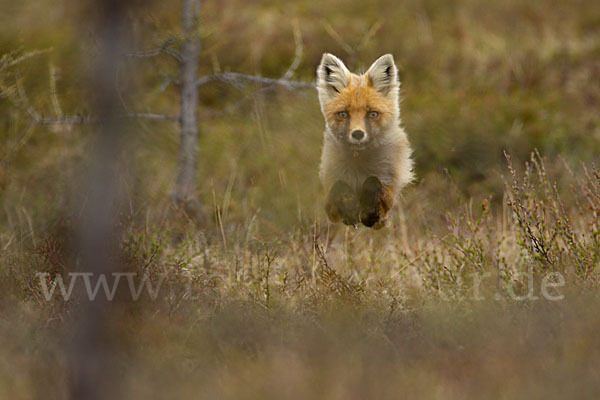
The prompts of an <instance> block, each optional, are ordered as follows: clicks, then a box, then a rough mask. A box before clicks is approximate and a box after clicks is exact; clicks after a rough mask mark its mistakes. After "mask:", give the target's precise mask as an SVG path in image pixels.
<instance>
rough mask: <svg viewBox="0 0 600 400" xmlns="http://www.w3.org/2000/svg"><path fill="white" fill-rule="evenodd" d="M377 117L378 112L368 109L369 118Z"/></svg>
mask: <svg viewBox="0 0 600 400" xmlns="http://www.w3.org/2000/svg"><path fill="white" fill-rule="evenodd" d="M377 117H379V113H378V112H377V111H369V118H371V119H375V118H377Z"/></svg>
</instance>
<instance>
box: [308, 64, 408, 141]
mask: <svg viewBox="0 0 600 400" xmlns="http://www.w3.org/2000/svg"><path fill="white" fill-rule="evenodd" d="M399 90H400V82H399V81H398V69H397V68H396V64H394V58H393V57H392V55H391V54H386V55H384V56H381V57H379V58H378V59H377V60H376V61H375V62H374V63H373V64H372V65H371V67H369V69H368V70H367V72H365V73H364V74H361V75H357V74H354V73H352V72H350V71H349V70H348V68H346V66H345V65H344V63H343V62H342V61H341V60H340V59H339V58H337V57H336V56H334V55H333V54H328V53H325V54H323V58H322V59H321V64H320V65H319V67H318V68H317V91H318V93H319V101H320V103H321V111H322V112H323V116H324V117H325V122H326V124H327V128H328V132H329V133H330V134H332V135H333V136H334V138H335V139H336V140H338V141H340V142H343V143H346V144H348V145H349V146H351V147H354V148H363V147H367V146H370V145H373V144H375V145H376V144H377V143H379V142H381V141H382V140H383V137H384V135H385V132H386V131H388V130H389V129H390V128H392V127H394V126H398V123H399V122H398V120H399V115H400V110H399V99H398V96H399Z"/></svg>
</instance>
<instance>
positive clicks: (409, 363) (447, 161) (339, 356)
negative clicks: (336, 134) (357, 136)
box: [0, 0, 600, 399]
mask: <svg viewBox="0 0 600 400" xmlns="http://www.w3.org/2000/svg"><path fill="white" fill-rule="evenodd" d="M175 3H177V2H175ZM202 3H203V5H202V9H201V12H200V19H199V32H198V34H199V37H200V40H201V44H202V49H201V54H200V62H199V65H198V75H199V76H200V77H201V76H204V75H209V74H212V73H216V72H227V71H235V72H242V73H246V74H257V75H260V76H264V77H273V78H279V77H281V76H282V75H283V74H284V73H285V71H286V70H288V68H289V67H290V63H292V61H293V60H294V57H295V54H296V55H297V52H298V44H297V43H296V42H295V37H296V39H297V40H300V42H301V43H302V46H301V47H302V54H301V55H302V57H301V62H300V63H299V65H297V68H296V69H295V73H294V76H293V79H295V80H299V81H303V82H312V81H313V80H314V70H315V68H316V66H317V65H318V62H319V60H320V57H321V54H322V53H323V52H325V51H327V52H331V53H333V54H336V55H338V56H339V57H340V58H342V59H343V60H344V61H345V62H346V63H347V65H348V66H349V67H351V68H352V69H354V70H356V69H361V68H362V69H364V68H366V67H368V65H370V63H371V62H372V61H373V60H374V59H375V58H376V57H378V56H379V55H381V54H383V53H387V52H389V53H392V54H393V55H394V57H395V60H396V63H397V64H398V67H399V73H400V78H401V81H402V98H403V100H402V104H401V110H402V118H403V121H404V126H405V128H406V131H407V132H408V135H409V139H410V141H411V143H412V145H413V147H414V159H415V163H416V175H417V181H416V182H415V183H414V184H412V185H411V186H409V187H408V188H407V189H406V190H405V192H404V193H403V196H402V198H401V200H400V202H401V206H400V207H399V208H398V209H397V210H396V211H395V212H394V214H393V216H392V220H391V222H390V224H389V226H388V227H387V228H385V229H382V230H380V231H371V230H369V229H366V228H364V227H362V228H358V229H354V228H347V227H345V226H338V225H331V224H329V223H328V222H327V220H326V217H325V213H324V211H323V203H324V199H323V198H324V193H322V190H321V188H320V184H319V182H318V178H317V171H318V164H319V157H320V148H321V142H322V131H323V125H324V123H323V118H322V116H321V113H320V109H319V105H318V101H317V96H316V93H315V91H314V89H295V90H288V89H287V88H285V87H275V88H267V89H265V88H264V87H263V86H260V85H254V84H252V83H247V84H245V85H241V84H235V85H231V84H229V83H228V82H211V83H209V84H207V85H204V86H202V87H201V89H200V90H199V103H200V104H199V108H198V114H199V119H200V122H199V130H200V138H199V146H198V148H199V162H198V179H197V185H196V186H197V189H196V192H195V195H196V196H197V199H198V201H199V204H200V205H201V207H200V212H199V213H198V214H194V215H191V214H190V213H186V212H185V211H183V210H182V209H181V208H180V207H176V206H175V205H174V204H173V202H172V200H171V193H172V190H173V186H174V180H175V170H176V162H177V153H178V146H179V128H178V124H177V121H170V120H167V121H165V120H138V119H134V120H131V121H128V122H127V124H126V132H127V135H126V137H125V139H124V142H123V147H122V149H121V152H120V153H119V154H118V155H117V158H118V164H116V165H115V166H114V171H115V172H116V174H115V175H116V176H117V177H118V191H119V199H120V200H121V201H120V203H119V205H118V216H117V217H116V219H115V221H116V222H115V224H114V225H115V226H114V227H113V229H114V235H113V237H112V241H111V243H110V249H111V254H112V255H113V259H111V262H112V263H114V264H115V265H116V266H117V270H116V271H117V272H119V273H121V278H120V280H119V281H115V280H113V278H115V279H116V276H115V275H112V276H111V277H110V278H109V285H112V283H114V282H118V283H115V286H114V287H115V288H116V290H115V295H114V300H113V301H111V302H108V305H107V306H106V307H105V309H104V314H103V315H102V319H101V321H102V323H101V325H102V329H103V331H106V337H105V339H106V340H105V342H104V343H103V344H102V346H101V347H99V348H97V349H94V350H93V351H92V353H93V354H95V356H97V358H94V359H99V360H101V361H102V362H101V363H99V364H98V366H106V365H110V368H107V369H104V370H102V371H95V373H98V374H100V375H101V376H102V380H99V381H98V385H101V384H103V383H106V382H110V385H111V386H110V388H105V387H102V388H99V392H100V393H111V392H118V393H121V397H123V398H127V399H137V398H156V399H164V398H202V399H215V398H216V399H271V398H272V399H280V398H290V399H313V398H314V399H387V398H390V399H396V398H418V399H421V398H435V399H438V398H439V399H464V398H484V399H496V398H498V399H514V398H523V399H531V398H556V399H559V398H560V399H563V398H590V399H591V398H597V397H598V395H599V394H600V375H599V372H598V371H600V365H599V364H600V361H599V360H600V352H599V349H600V343H599V339H598V335H597V332H598V330H599V329H600V313H599V312H598V310H600V308H599V307H600V296H599V292H598V290H599V284H600V281H599V279H600V170H598V168H597V166H598V163H599V161H600V160H599V158H598V155H599V154H600V113H598V110H599V109H600V3H599V2H594V1H584V0H577V1H571V2H563V3H560V4H556V3H555V2H552V1H549V0H536V1H530V2H520V1H516V0H492V1H488V2H479V1H475V0H463V1H457V2H443V1H433V0H431V1H425V0H408V1H405V2H401V3H400V4H398V3H397V2H394V1H391V0H378V1H373V2H359V1H353V2H341V1H337V0H335V1H330V2H326V3H325V2H320V3H316V2H310V1H305V0H294V1H290V2H285V5H284V4H283V3H280V2H274V1H256V2H243V1H241V0H229V1H203V2H202ZM0 4H2V9H3V10H6V12H3V13H2V15H1V16H0V23H1V24H2V25H1V26H2V28H0V29H1V32H2V35H0V55H4V58H2V61H0V93H1V95H0V110H1V111H2V112H0V203H1V207H0V355H1V357H0V398H2V399H4V398H6V399H9V398H10V399H30V398H65V397H69V395H68V394H69V393H71V396H70V397H76V396H73V395H72V393H73V389H72V386H73V376H74V375H77V371H76V369H77V367H78V366H79V365H80V364H78V362H81V358H78V357H77V355H78V354H79V353H78V352H79V350H80V349H81V348H82V346H84V344H81V343H80V340H81V337H82V335H81V328H80V327H81V326H82V319H83V318H84V317H82V313H81V310H85V307H86V304H87V301H86V299H85V293H86V286H85V282H86V279H90V281H88V283H90V282H91V283H90V284H91V287H96V286H95V285H96V277H89V276H84V275H79V276H77V277H75V278H74V275H73V273H74V272H75V273H77V272H81V271H85V270H86V269H85V265H82V260H83V259H85V257H84V256H82V254H81V253H80V252H79V247H78V246H79V241H80V238H79V237H78V232H80V230H81V220H82V215H84V214H85V212H84V210H85V208H86V201H87V199H88V197H89V196H90V193H88V192H85V190H84V189H83V188H85V187H87V186H86V182H85V178H83V177H84V174H83V172H82V171H85V170H86V169H88V168H90V166H91V164H92V161H91V158H92V157H91V155H90V149H93V148H94V147H93V146H94V140H95V130H96V127H95V125H94V124H78V123H76V124H59V125H43V124H37V123H34V121H33V118H32V110H34V111H35V112H37V113H39V114H41V115H43V116H44V117H46V116H47V117H53V118H54V117H60V116H64V115H80V116H84V117H85V116H90V115H91V113H92V110H93V109H92V106H91V103H92V100H91V99H93V98H94V90H93V89H92V88H90V87H89V85H87V84H86V82H87V79H89V75H90V74H91V71H93V68H92V65H93V64H94V62H95V61H94V60H95V58H94V57H95V55H96V53H97V50H98V49H97V44H96V42H95V36H94V31H93V30H92V29H91V28H89V27H87V25H86V21H88V20H90V19H92V18H93V16H94V7H93V6H92V2H86V1H82V2H72V1H64V2H62V1H61V2H58V4H57V2H51V1H48V0H38V1H35V2H33V1H24V2H8V1H5V0H0ZM143 7H144V8H143V9H142V10H140V9H138V12H137V13H135V14H132V15H128V17H127V18H128V19H127V22H128V23H129V24H130V25H131V26H132V27H133V29H132V31H133V40H132V42H133V45H132V46H133V47H135V48H136V49H152V48H155V47H157V46H159V45H164V43H174V44H173V47H174V48H175V47H177V45H178V43H179V42H180V41H181V32H180V28H179V25H178V24H179V18H180V9H179V5H177V6H174V3H172V2H147V3H144V6H143ZM295 30H296V36H295V34H294V32H295ZM169 46H171V44H169ZM34 50H41V52H40V53H39V54H38V53H31V52H32V51H34ZM21 56H26V57H27V59H25V60H23V61H20V62H18V63H14V65H12V62H13V61H15V60H19V57H21ZM121 68H122V70H123V71H125V72H123V74H124V76H128V77H129V79H127V81H126V82H122V87H120V93H127V96H124V97H123V99H124V100H123V106H124V107H125V108H126V109H127V111H129V112H160V113H164V114H169V115H175V114H177V113H178V112H179V111H178V101H179V100H178V92H177V82H174V78H173V79H171V78H172V77H175V76H177V73H178V70H177V67H176V64H174V63H173V61H172V60H171V59H170V58H169V56H168V55H166V56H165V55H161V56H158V57H152V58H135V57H131V58H129V59H128V60H127V61H126V62H122V67H121ZM240 100H243V101H242V102H241V103H239V101H240ZM232 105H235V107H232ZM223 110H225V111H223ZM71 279H75V281H74V282H75V284H74V291H73V293H72V296H67V297H69V298H68V299H66V298H65V297H64V296H62V295H61V293H62V292H61V286H60V284H59V283H58V281H59V280H62V283H64V285H65V287H64V289H65V290H67V289H68V285H69V283H71ZM142 285H148V286H142ZM52 287H54V292H52V293H49V290H51V288H52ZM132 287H133V288H134V289H136V288H139V287H142V290H141V292H140V294H139V298H137V295H135V294H132V292H131V288H132ZM88 292H89V290H88ZM134 292H135V290H134ZM98 293H99V294H98V296H99V297H102V296H103V295H104V294H105V292H104V291H103V290H102V289H100V290H99V292H98ZM84 336H85V335H84ZM83 363H84V364H85V358H84V360H83ZM98 366H96V368H98V369H102V368H100V367H98ZM90 368H91V370H92V371H94V365H92V366H90ZM74 371H75V372H74Z"/></svg>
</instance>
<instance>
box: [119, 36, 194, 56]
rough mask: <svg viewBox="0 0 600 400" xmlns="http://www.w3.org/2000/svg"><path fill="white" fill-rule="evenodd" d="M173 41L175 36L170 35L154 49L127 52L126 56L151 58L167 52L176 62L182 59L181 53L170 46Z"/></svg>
mask: <svg viewBox="0 0 600 400" xmlns="http://www.w3.org/2000/svg"><path fill="white" fill-rule="evenodd" d="M173 42H175V38H173V37H170V38H168V39H167V40H166V41H165V42H164V43H163V44H161V45H160V46H158V47H157V48H155V49H152V50H146V51H135V52H131V53H127V54H126V56H127V57H131V58H152V57H156V56H158V55H161V54H167V55H169V56H171V57H173V58H174V59H175V60H176V61H177V62H181V61H183V59H182V57H181V54H179V52H178V51H177V50H175V49H174V48H172V47H171V45H172V44H173Z"/></svg>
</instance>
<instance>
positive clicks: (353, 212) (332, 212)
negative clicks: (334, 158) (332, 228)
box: [325, 181, 359, 226]
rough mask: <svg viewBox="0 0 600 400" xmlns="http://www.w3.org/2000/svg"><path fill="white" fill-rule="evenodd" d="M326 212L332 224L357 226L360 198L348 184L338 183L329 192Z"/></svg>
mask: <svg viewBox="0 0 600 400" xmlns="http://www.w3.org/2000/svg"><path fill="white" fill-rule="evenodd" d="M325 211H326V212H327V216H328V217H329V219H330V220H331V221H332V222H338V221H340V220H341V221H342V222H343V223H344V224H345V225H354V226H355V225H356V224H358V222H359V201H358V196H357V195H356V193H355V191H354V190H353V189H352V188H351V187H350V185H348V184H347V183H346V182H342V181H337V182H336V183H335V185H333V187H332V188H331V190H330V191H329V195H328V196H327V203H326V204H325Z"/></svg>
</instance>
